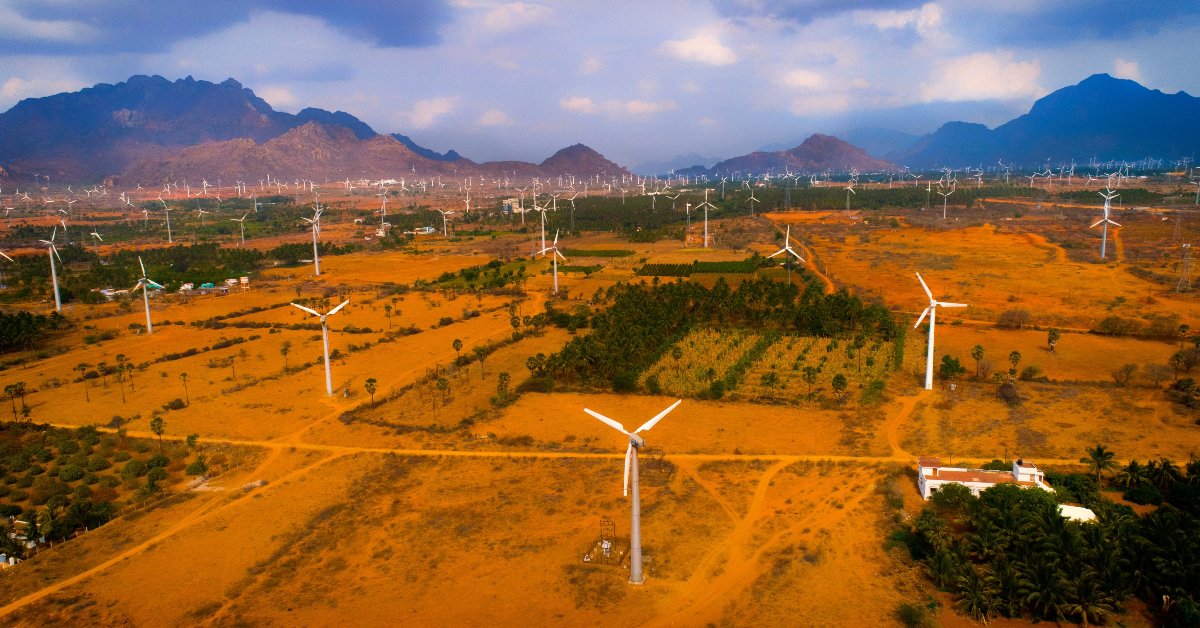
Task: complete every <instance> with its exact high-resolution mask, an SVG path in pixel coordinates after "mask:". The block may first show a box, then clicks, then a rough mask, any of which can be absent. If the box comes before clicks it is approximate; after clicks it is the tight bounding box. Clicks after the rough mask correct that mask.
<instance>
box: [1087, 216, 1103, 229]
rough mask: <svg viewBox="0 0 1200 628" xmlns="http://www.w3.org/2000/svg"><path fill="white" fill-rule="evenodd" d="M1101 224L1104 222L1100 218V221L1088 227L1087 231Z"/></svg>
mask: <svg viewBox="0 0 1200 628" xmlns="http://www.w3.org/2000/svg"><path fill="white" fill-rule="evenodd" d="M1102 222H1104V219H1103V218H1101V219H1100V220H1097V221H1096V222H1094V223H1092V226H1091V227H1088V229H1092V228H1093V227H1095V226H1096V225H1098V224H1100V223H1102Z"/></svg>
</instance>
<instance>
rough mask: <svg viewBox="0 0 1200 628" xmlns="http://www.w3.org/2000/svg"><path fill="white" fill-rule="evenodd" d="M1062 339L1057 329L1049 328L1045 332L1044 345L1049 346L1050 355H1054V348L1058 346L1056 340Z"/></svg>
mask: <svg viewBox="0 0 1200 628" xmlns="http://www.w3.org/2000/svg"><path fill="white" fill-rule="evenodd" d="M1061 337H1062V332H1061V331H1059V330H1058V329H1057V328H1054V327H1051V328H1050V329H1047V330H1046V343H1047V344H1049V345H1050V353H1054V347H1056V346H1058V339H1059V338H1061Z"/></svg>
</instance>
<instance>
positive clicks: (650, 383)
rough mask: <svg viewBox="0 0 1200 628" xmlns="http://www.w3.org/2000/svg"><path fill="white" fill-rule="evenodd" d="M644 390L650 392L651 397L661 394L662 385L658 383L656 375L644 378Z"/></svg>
mask: <svg viewBox="0 0 1200 628" xmlns="http://www.w3.org/2000/svg"><path fill="white" fill-rule="evenodd" d="M646 390H648V391H650V394H652V395H661V394H662V385H660V384H659V383H658V376H657V375H651V376H650V377H647V378H646Z"/></svg>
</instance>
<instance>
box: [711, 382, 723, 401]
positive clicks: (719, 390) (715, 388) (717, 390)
mask: <svg viewBox="0 0 1200 628" xmlns="http://www.w3.org/2000/svg"><path fill="white" fill-rule="evenodd" d="M708 393H709V394H710V395H712V398H713V399H720V398H721V397H724V396H725V380H723V379H717V380H713V383H712V384H711V385H710V386H709V387H708Z"/></svg>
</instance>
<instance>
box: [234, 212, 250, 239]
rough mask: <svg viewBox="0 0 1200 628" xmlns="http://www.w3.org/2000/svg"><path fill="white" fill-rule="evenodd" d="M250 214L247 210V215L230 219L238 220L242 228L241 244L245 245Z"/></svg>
mask: <svg viewBox="0 0 1200 628" xmlns="http://www.w3.org/2000/svg"><path fill="white" fill-rule="evenodd" d="M249 215H250V212H246V215H245V216H242V217H241V218H230V220H232V221H233V222H236V223H237V224H238V226H239V227H241V228H242V244H241V246H245V244H246V216H249Z"/></svg>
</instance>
